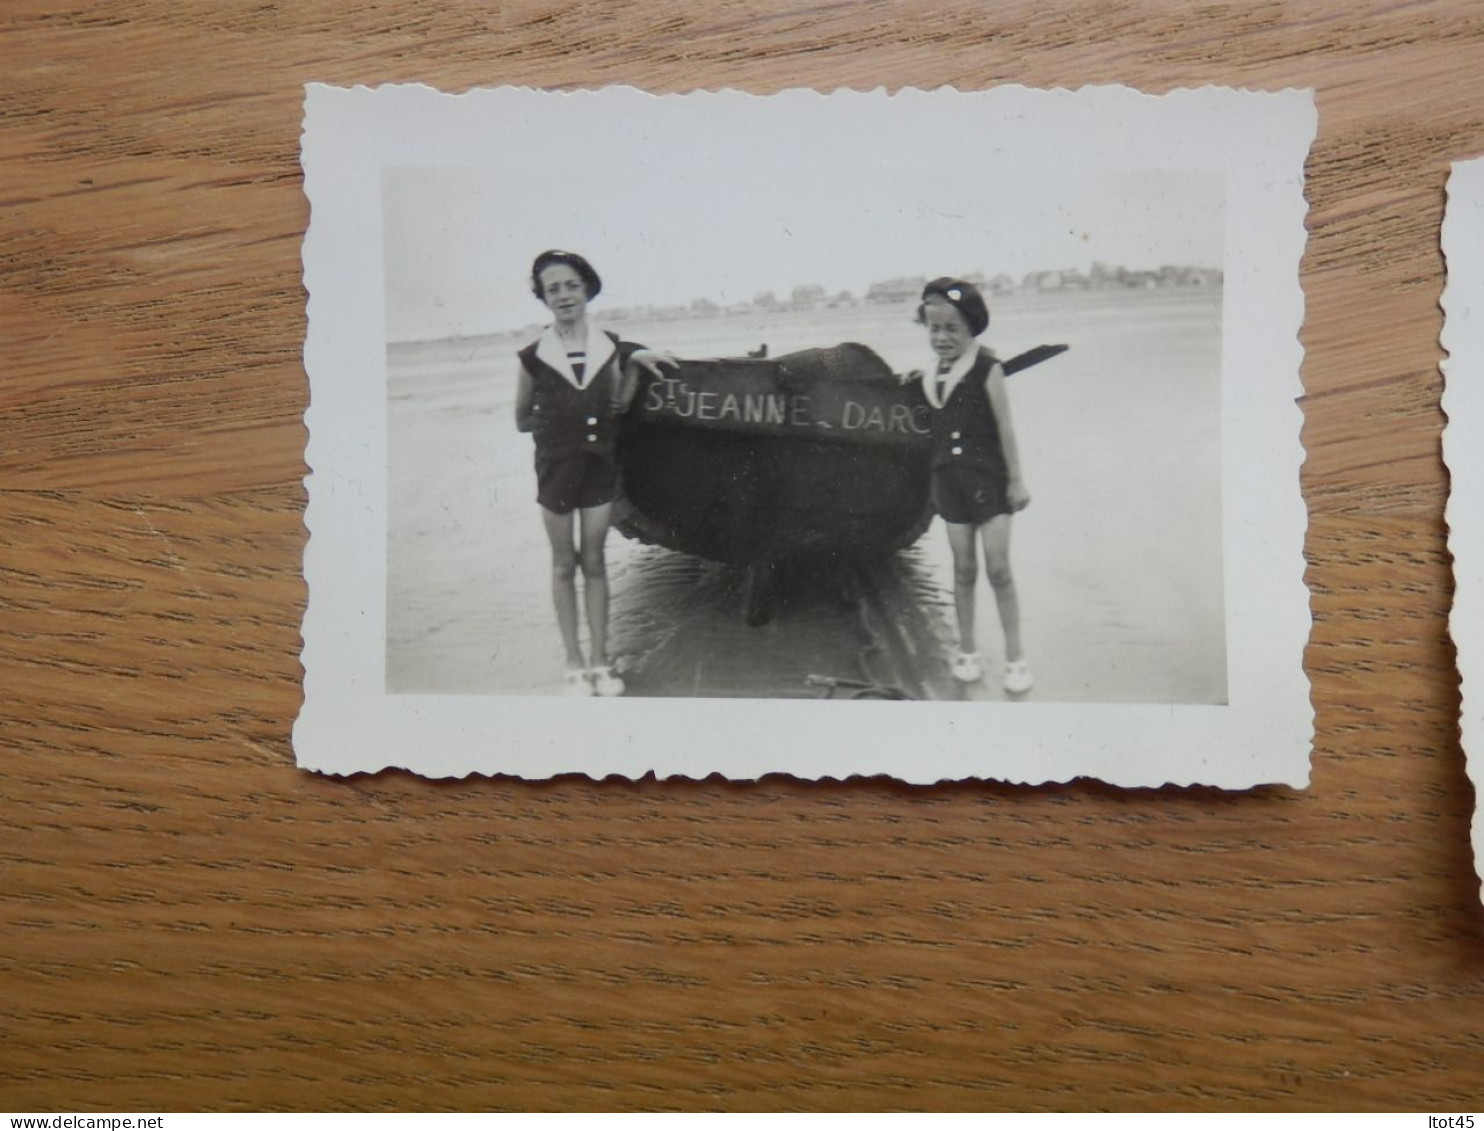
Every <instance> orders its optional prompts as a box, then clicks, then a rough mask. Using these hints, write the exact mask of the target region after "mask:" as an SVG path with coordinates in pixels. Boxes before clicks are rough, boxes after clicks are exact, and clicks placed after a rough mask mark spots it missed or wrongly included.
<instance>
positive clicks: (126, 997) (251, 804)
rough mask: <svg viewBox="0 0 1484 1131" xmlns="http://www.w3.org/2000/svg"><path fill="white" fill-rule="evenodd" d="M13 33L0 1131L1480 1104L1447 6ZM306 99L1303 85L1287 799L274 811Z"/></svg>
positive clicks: (1467, 103)
mask: <svg viewBox="0 0 1484 1131" xmlns="http://www.w3.org/2000/svg"><path fill="white" fill-rule="evenodd" d="M0 21H3V31H0V52H3V54H0V57H3V59H4V61H5V66H4V67H3V68H0V341H3V370H4V371H3V374H0V382H3V384H0V489H3V490H0V750H3V752H4V757H3V761H0V796H3V797H4V799H5V802H6V804H5V807H4V810H3V812H0V824H3V836H0V875H3V884H0V1048H3V1049H4V1053H3V1055H0V1107H5V1108H10V1109H19V1110H54V1109H57V1110H72V1111H89V1110H98V1109H116V1110H118V1109H131V1108H132V1109H139V1110H145V1111H147V1110H162V1109H163V1110H172V1109H183V1110H192V1109H240V1108H248V1109H281V1108H309V1109H378V1108H432V1109H449V1108H460V1109H462V1108H558V1109H570V1108H588V1107H600V1108H712V1107H715V1108H741V1107H755V1108H764V1109H784V1108H801V1109H833V1108H859V1107H889V1108H894V1107H900V1108H945V1109H956V1108H979V1107H988V1108H1019V1109H1039V1108H1057V1109H1086V1108H1173V1109H1212V1108H1283V1109H1334V1108H1341V1109H1343V1108H1361V1109H1366V1108H1386V1109H1392V1108H1403V1109H1424V1108H1427V1109H1434V1110H1435V1109H1440V1108H1444V1107H1455V1108H1456V1107H1459V1106H1463V1107H1470V1106H1472V1107H1477V1106H1478V1101H1479V1097H1480V1096H1481V1095H1484V1010H1481V1005H1484V914H1481V910H1480V905H1479V901H1478V881H1477V879H1476V878H1475V876H1474V874H1473V868H1472V861H1471V859H1470V856H1469V851H1468V839H1467V834H1468V820H1469V816H1470V813H1471V811H1472V805H1473V797H1472V794H1471V791H1470V788H1469V785H1468V781H1467V779H1466V777H1465V774H1464V769H1463V761H1462V755H1461V753H1460V751H1459V748H1458V741H1457V726H1456V720H1457V708H1458V693H1457V678H1456V675H1455V673H1454V668H1453V656H1452V650H1451V647H1450V646H1449V643H1448V641H1447V636H1446V610H1447V607H1448V601H1449V593H1450V575H1449V562H1448V557H1447V554H1446V550H1445V546H1444V529H1443V523H1442V508H1443V502H1444V498H1445V495H1446V490H1447V477H1446V473H1445V469H1444V468H1443V467H1442V465H1441V462H1440V458H1439V432H1440V428H1441V425H1442V417H1441V414H1440V412H1439V409H1438V394H1439V390H1440V378H1439V375H1438V370H1437V363H1438V360H1439V350H1438V346H1437V335H1438V330H1439V328H1440V322H1441V315H1440V313H1439V311H1438V307H1437V300H1438V296H1439V294H1440V292H1441V289H1442V282H1443V280H1442V258H1441V255H1440V253H1439V248H1438V224H1439V221H1440V218H1441V212H1442V204H1443V185H1444V180H1445V177H1446V172H1447V163H1448V161H1450V160H1451V159H1454V158H1459V157H1465V156H1471V155H1475V154H1478V153H1481V152H1484V65H1481V64H1484V10H1481V9H1480V8H1479V7H1478V5H1475V4H1471V3H1469V2H1468V0H1431V2H1415V3H1401V2H1390V3H1370V4H1357V3H1351V2H1348V0H1313V2H1309V3H1299V2H1297V0H1295V2H1292V3H1260V4H1259V3H1236V4H1212V5H1207V6H1201V7H1196V6H1192V5H1189V4H1187V3H1184V2H1183V0H1182V2H1179V3H1176V2H1174V0H1168V2H1155V0H1124V2H1101V0H1094V2H1088V3H1065V4H1061V5H1058V6H1056V7H1054V8H1050V9H1048V8H1047V7H1045V6H1043V5H1042V4H1041V3H1029V2H1022V0H1014V2H1010V3H1001V4H995V5H986V4H982V3H977V2H976V3H972V4H971V3H960V4H944V5H939V6H936V7H934V8H933V9H932V10H931V11H923V10H921V8H920V6H919V5H917V4H915V3H912V4H908V3H902V4H896V3H872V2H865V3H838V2H837V3H823V4H815V5H796V4H785V3H781V2H778V0H727V2H722V3H714V4H710V5H681V4H671V3H629V2H626V0H625V2H618V0H613V2H599V3H591V4H581V5H575V4H572V5H560V6H559V5H553V4H544V3H543V4H526V3H515V4H504V5H500V4H496V5H490V4H474V3H463V4H444V5H427V4H418V3H412V2H410V0H387V2H385V3H380V4H374V5H372V4H365V5H360V6H346V5H342V4H338V3H337V4H330V3H303V4H294V5H277V4H271V3H265V4H253V5H249V4H220V3H189V2H181V0H173V2H171V3H168V4H167V3H164V2H161V0H135V2H124V0H96V2H94V3H90V4H87V5H82V4H77V5H64V4H55V3H40V2H35V0H9V2H8V3H7V4H6V5H5V8H4V12H3V14H0ZM311 80H323V81H329V82H334V83H340V84H350V83H379V82H383V81H409V80H423V81H427V82H430V83H432V84H434V85H437V86H439V87H442V88H443V89H447V90H462V89H466V88H468V87H470V86H476V85H489V84H497V83H523V84H534V85H543V86H558V87H573V86H581V85H594V84H601V83H610V82H627V83H634V84H638V85H642V86H644V87H646V88H649V89H652V90H656V91H669V90H686V89H692V88H695V87H718V86H732V87H739V88H743V89H748V90H753V91H757V92H767V91H773V90H778V89H781V88H784V87H789V86H797V85H814V86H819V87H836V86H853V87H874V86H878V85H884V86H887V87H891V88H895V87H900V86H908V85H918V86H922V85H937V84H940V83H953V84H956V85H960V86H965V87H982V86H986V85H990V84H993V83H996V82H1003V81H1018V82H1025V83H1028V84H1032V85H1081V84H1083V83H1088V82H1097V83H1102V82H1128V83H1132V84H1135V85H1138V86H1141V87H1143V88H1145V89H1149V90H1153V91H1160V90H1167V89H1171V88H1174V87H1178V86H1188V85H1198V84H1204V83H1223V84H1236V85H1249V86H1254V87H1265V88H1274V87H1280V86H1313V87H1315V88H1317V90H1318V92H1319V106H1320V130H1319V136H1318V140H1317V142H1316V144H1315V146H1314V149H1313V153H1312V156H1311V159H1310V162H1309V183H1308V196H1309V199H1310V201H1311V204H1312V211H1311V213H1310V217H1309V224H1310V230H1311V240H1310V244H1309V249H1308V252H1307V255H1306V258H1305V261H1304V279H1303V281H1304V286H1305V290H1306V294H1307V298H1308V321H1307V324H1306V327H1305V329H1304V333H1303V340H1304V345H1305V347H1306V349H1307V351H1308V352H1307V357H1306V360H1305V363H1304V369H1303V375H1304V382H1305V387H1306V389H1307V396H1306V397H1305V401H1304V409H1305V414H1306V424H1305V428H1304V439H1305V444H1306V447H1307V449H1308V452H1309V457H1308V462H1307V464H1306V466H1305V469H1304V475H1303V485H1304V492H1305V496H1306V498H1307V500H1308V503H1309V506H1310V511H1311V525H1310V531H1309V535H1308V541H1307V553H1308V556H1309V561H1310V568H1309V571H1308V580H1309V583H1310V585H1311V587H1312V591H1313V608H1314V615H1315V626H1314V634H1313V639H1312V643H1311V646H1310V648H1309V651H1308V658H1307V664H1308V669H1309V672H1310V675H1311V677H1312V679H1313V685H1314V703H1315V707H1316V710H1317V716H1318V717H1317V726H1318V738H1317V748H1316V751H1315V755H1314V774H1313V785H1312V787H1311V788H1310V789H1309V790H1307V791H1306V792H1292V791H1287V790H1277V789H1270V790H1260V791H1257V792H1255V793H1252V794H1247V795H1234V796H1228V795H1223V794H1219V793H1216V792H1212V791H1206V790H1175V789H1166V790H1158V791H1129V792H1120V791H1116V790H1112V789H1106V788H1103V787H1101V786H1097V785H1091V784H1085V783H1074V784H1070V785H1066V786H1062V787H1057V788H1050V789H1019V788H1011V787H1002V786H996V785H965V786H956V787H942V788H932V789H919V788H906V787H902V786H898V785H895V784H893V783H891V782H887V781H881V780H869V781H855V782H847V783H835V784H829V783H826V784H819V785H811V784H801V783H797V782H793V781H791V780H787V779H768V780H765V781H763V782H761V783H757V784H748V785H731V784H727V783H725V782H721V781H717V780H707V781H703V782H694V783H687V782H665V783H658V782H654V781H641V782H636V783H630V782H625V781H617V780H614V781H605V782H601V783H594V782H591V781H588V780H586V779H583V778H563V779H558V780H556V781H552V782H549V783H544V784H533V783H523V782H517V781H511V780H501V779H495V780H484V779H481V780H473V781H466V782H459V783H432V782H426V781H421V780H416V779H413V778H410V777H407V776H405V775H399V774H394V773H388V774H382V775H378V776H376V777H371V778H359V779H355V780H351V781H328V780H321V779H319V778H316V777H313V776H310V775H307V774H301V773H299V772H297V771H296V770H294V769H293V759H292V755H291V752H290V749H289V745H288V732H289V726H290V723H291V721H292V719H293V717H294V714H295V712H296V711H297V709H298V706H299V695H300V693H299V682H298V681H299V677H300V669H299V665H298V658H297V655H298V649H299V644H300V641H299V635H298V625H299V620H300V616H301V614H302V609H303V603H304V598H305V593H304V588H303V584H302V581H301V579H300V574H299V567H300V555H301V553H302V549H303V544H304V531H303V527H302V524H301V515H302V509H303V505H304V493H303V489H302V486H301V477H302V475H303V474H304V470H305V469H304V466H303V461H302V455H303V447H304V440H305V434H304V430H303V428H302V425H301V415H302V413H303V410H304V408H305V405H306V403H307V398H308V391H307V383H306V380H305V377H304V373H303V369H302V366H301V363H300V349H301V346H302V342H303V339H304V331H305V322H304V293H303V290H302V288H301V286H300V281H299V277H300V267H299V244H300V240H301V238H302V234H303V231H304V227H305V224H306V223H307V220H308V206H307V204H306V202H305V200H304V198H303V195H302V192H301V181H300V171H299V166H298V142H299V130H300V114H301V101H302V84H303V83H305V82H306V81H311Z"/></svg>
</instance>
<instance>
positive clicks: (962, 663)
mask: <svg viewBox="0 0 1484 1131" xmlns="http://www.w3.org/2000/svg"><path fill="white" fill-rule="evenodd" d="M948 670H949V671H950V672H952V673H953V678H954V679H956V680H958V681H959V683H978V682H979V681H980V680H981V679H983V678H984V669H983V668H982V667H981V666H980V664H979V653H978V652H955V653H954V654H953V659H951V660H949V661H948Z"/></svg>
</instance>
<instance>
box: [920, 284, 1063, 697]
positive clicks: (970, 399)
mask: <svg viewBox="0 0 1484 1131" xmlns="http://www.w3.org/2000/svg"><path fill="white" fill-rule="evenodd" d="M917 316H918V321H919V322H921V323H922V324H923V325H924V326H926V327H927V331H928V342H929V344H930V345H931V346H932V349H933V353H934V360H933V364H932V366H931V368H930V369H929V370H928V371H927V372H926V373H925V374H924V375H923V377H922V385H923V394H924V396H925V397H926V399H927V402H928V404H929V405H930V406H931V408H932V414H931V420H932V436H933V446H932V494H933V506H934V507H935V509H936V510H937V512H938V514H939V515H940V516H941V517H942V519H943V522H944V524H945V526H946V528H947V530H948V544H949V546H950V548H951V549H952V550H953V603H954V610H955V612H956V614H957V619H958V631H959V647H958V651H957V653H956V654H955V655H954V656H953V658H952V660H951V662H950V665H949V668H950V670H951V671H952V673H953V676H954V678H955V679H958V680H960V681H961V682H964V683H974V682H977V681H978V680H979V679H981V678H982V677H983V674H984V672H983V668H982V667H981V665H980V663H979V655H978V649H977V647H976V645H975V642H974V595H975V589H976V587H977V585H978V580H979V563H978V561H977V550H976V543H982V545H983V547H984V568H985V573H986V575H987V576H988V578H989V584H990V587H991V588H992V589H993V590H994V595H995V604H996V605H997V606H998V609H999V614H1000V626H1001V628H1002V629H1003V630H1004V633H1005V679H1004V684H1005V690H1007V691H1009V692H1011V693H1012V694H1016V695H1021V694H1024V693H1025V692H1027V691H1029V690H1030V689H1031V686H1032V684H1033V683H1034V680H1033V678H1032V676H1031V670H1030V666H1029V665H1028V664H1027V663H1026V661H1025V655H1024V653H1023V651H1022V649H1021V643H1020V603H1019V601H1018V599H1017V597H1016V593H1015V579H1014V576H1013V575H1012V574H1011V572H1010V516H1011V515H1012V514H1013V513H1015V512H1016V511H1019V510H1023V509H1024V508H1025V507H1026V505H1027V504H1028V503H1029V502H1030V494H1029V493H1028V492H1027V491H1026V488H1025V483H1024V482H1023V480H1022V479H1021V475H1020V459H1019V455H1018V452H1017V451H1016V445H1015V432H1014V430H1013V429H1012V428H1011V426H1010V405H1009V401H1008V400H1007V399H1006V396H1005V374H1004V371H1003V370H1002V369H1001V368H1000V363H999V361H998V360H997V359H996V358H995V356H994V354H993V353H991V352H990V351H989V350H988V349H987V348H986V347H984V346H982V345H979V344H978V343H976V342H975V341H974V339H975V338H977V337H978V336H979V335H980V334H982V333H983V332H984V330H985V329H986V327H988V325H989V309H988V307H986V306H985V304H984V298H983V296H982V295H980V293H979V291H978V289H977V288H976V287H974V286H973V284H971V283H966V282H963V281H962V280H959V279H951V278H940V279H934V280H933V281H932V282H931V283H929V284H928V285H927V286H926V287H925V288H923V292H922V303H921V305H920V306H919V307H918V308H917Z"/></svg>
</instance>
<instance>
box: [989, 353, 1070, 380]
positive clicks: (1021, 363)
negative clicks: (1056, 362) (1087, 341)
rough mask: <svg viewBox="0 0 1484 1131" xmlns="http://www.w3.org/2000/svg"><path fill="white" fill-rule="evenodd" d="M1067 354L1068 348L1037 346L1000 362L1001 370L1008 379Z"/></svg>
mask: <svg viewBox="0 0 1484 1131" xmlns="http://www.w3.org/2000/svg"><path fill="white" fill-rule="evenodd" d="M1066 352H1067V347H1066V346H1037V347H1036V348H1035V349H1028V350H1026V351H1025V352H1024V353H1018V354H1016V355H1015V356H1014V357H1012V358H1011V359H1010V360H1009V361H1002V362H1000V368H1001V369H1003V370H1004V371H1005V376H1006V377H1008V376H1010V374H1012V373H1019V372H1020V371H1021V370H1022V369H1029V368H1030V367H1031V366H1032V365H1040V364H1041V362H1043V361H1050V360H1051V359H1052V358H1053V357H1055V356H1056V355H1057V354H1059V353H1066Z"/></svg>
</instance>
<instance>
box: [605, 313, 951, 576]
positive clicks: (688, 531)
mask: <svg viewBox="0 0 1484 1131" xmlns="http://www.w3.org/2000/svg"><path fill="white" fill-rule="evenodd" d="M928 448H929V432H928V425H927V418H926V406H925V404H924V403H923V401H922V396H921V392H920V390H919V389H918V388H917V387H916V385H915V384H912V385H903V384H902V383H900V382H899V381H898V380H897V379H896V377H895V376H893V374H892V373H891V371H890V369H889V368H888V367H887V365H886V364H885V363H884V362H883V361H882V360H881V359H880V358H879V357H878V356H877V355H876V354H875V353H873V352H872V351H871V350H869V349H867V348H866V347H865V346H861V345H856V344H854V343H846V344H844V345H841V346H836V347H834V348H832V349H822V350H806V351H803V352H802V353H798V354H790V355H785V356H783V357H779V358H775V359H751V358H744V359H723V360H716V361H688V362H684V363H682V365H681V366H680V368H679V369H678V370H676V371H674V372H673V373H670V374H667V375H666V377H665V378H664V379H661V380H655V379H647V380H646V381H645V382H644V384H643V385H642V387H641V388H640V390H639V392H638V395H637V396H636V398H635V403H634V406H633V409H632V411H631V414H630V417H629V419H628V420H627V421H626V423H625V428H624V439H623V444H622V450H621V456H620V460H621V464H622V468H623V492H624V498H623V502H622V504H621V505H620V507H619V514H618V516H617V524H618V527H619V529H620V530H621V531H622V532H624V533H625V534H628V535H629V536H631V537H636V538H639V539H641V540H643V541H647V542H656V543H659V544H661V545H664V546H667V547H669V548H671V549H674V550H679V551H681V552H683V553H688V554H694V555H697V556H700V557H704V558H710V559H713V560H716V561H723V562H733V563H740V564H747V565H761V564H771V563H776V562H782V561H788V560H795V559H811V560H819V559H822V560H831V559H834V560H858V559H860V558H862V557H867V556H875V555H884V554H888V553H890V552H892V551H894V550H897V549H900V548H902V547H903V546H906V545H910V544H911V543H912V542H913V541H915V540H916V539H917V538H918V537H919V536H920V535H921V534H922V532H923V531H924V530H925V529H926V528H927V525H928V523H929V521H930V520H931V517H932V514H931V509H930V503H929V491H928V484H929V451H928Z"/></svg>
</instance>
